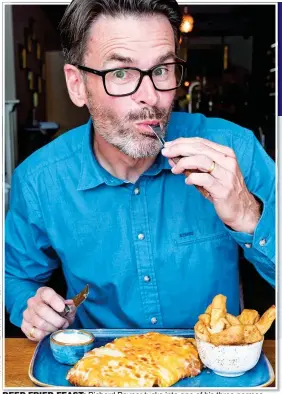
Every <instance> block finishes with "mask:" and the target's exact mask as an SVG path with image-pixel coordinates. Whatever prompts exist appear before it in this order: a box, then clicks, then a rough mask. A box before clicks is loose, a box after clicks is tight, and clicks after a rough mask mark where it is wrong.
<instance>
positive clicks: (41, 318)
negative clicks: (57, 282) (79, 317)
mask: <svg viewBox="0 0 282 394" xmlns="http://www.w3.org/2000/svg"><path fill="white" fill-rule="evenodd" d="M27 305H28V307H27V309H26V310H25V311H24V313H23V321H22V325H21V329H22V331H23V332H24V334H25V335H26V336H27V337H28V338H29V339H31V340H32V341H36V342H38V341H40V340H41V339H42V338H44V337H45V336H46V335H48V334H50V333H51V332H54V331H57V330H59V329H61V328H67V327H68V326H69V325H70V324H72V323H73V321H74V318H75V314H76V307H75V305H74V303H73V301H72V300H64V299H63V298H62V297H61V296H60V295H59V294H57V293H56V292H55V291H54V290H53V289H51V288H50V287H40V288H39V289H38V290H37V292H36V294H35V296H34V297H31V298H29V299H28V301H27ZM66 305H69V306H70V307H71V311H70V312H69V313H68V314H67V315H66V316H65V317H61V316H60V315H59V313H61V312H63V311H64V309H65V306H66Z"/></svg>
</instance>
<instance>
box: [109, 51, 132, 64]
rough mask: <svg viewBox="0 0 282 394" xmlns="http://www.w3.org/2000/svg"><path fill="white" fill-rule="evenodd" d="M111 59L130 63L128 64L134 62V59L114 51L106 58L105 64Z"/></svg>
mask: <svg viewBox="0 0 282 394" xmlns="http://www.w3.org/2000/svg"><path fill="white" fill-rule="evenodd" d="M110 61H116V62H121V63H128V64H132V63H133V60H132V59H131V58H130V57H128V56H122V55H119V54H118V53H112V54H111V55H110V56H109V57H107V58H106V59H105V61H104V64H106V63H108V62H110Z"/></svg>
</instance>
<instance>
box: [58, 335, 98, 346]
mask: <svg viewBox="0 0 282 394" xmlns="http://www.w3.org/2000/svg"><path fill="white" fill-rule="evenodd" d="M54 339H55V340H56V341H58V342H63V343H73V344H75V343H85V342H88V341H90V339H91V337H90V336H88V335H84V334H81V333H74V332H72V333H69V334H68V333H65V332H59V333H58V334H57V335H55V336H54Z"/></svg>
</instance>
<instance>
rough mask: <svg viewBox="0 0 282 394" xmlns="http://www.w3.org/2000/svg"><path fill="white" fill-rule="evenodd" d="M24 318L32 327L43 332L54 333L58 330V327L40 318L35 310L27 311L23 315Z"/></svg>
mask: <svg viewBox="0 0 282 394" xmlns="http://www.w3.org/2000/svg"><path fill="white" fill-rule="evenodd" d="M23 318H24V319H25V320H26V321H27V322H29V323H30V324H31V325H32V326H34V327H37V328H40V329H41V330H43V331H46V332H53V331H56V330H57V327H55V326H54V325H53V324H52V323H49V322H47V321H46V320H45V319H43V318H42V317H40V316H38V315H37V314H36V313H35V311H33V310H30V309H26V310H25V311H24V313H23Z"/></svg>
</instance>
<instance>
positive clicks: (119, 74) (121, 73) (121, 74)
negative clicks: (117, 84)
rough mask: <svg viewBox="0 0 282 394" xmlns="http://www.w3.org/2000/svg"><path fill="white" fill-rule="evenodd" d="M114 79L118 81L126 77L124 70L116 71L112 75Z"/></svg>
mask: <svg viewBox="0 0 282 394" xmlns="http://www.w3.org/2000/svg"><path fill="white" fill-rule="evenodd" d="M113 75H114V77H115V78H118V79H124V78H125V77H126V71H125V70H117V71H115V72H114V73H113Z"/></svg>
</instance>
